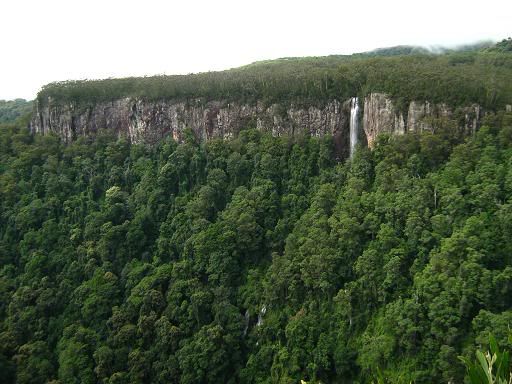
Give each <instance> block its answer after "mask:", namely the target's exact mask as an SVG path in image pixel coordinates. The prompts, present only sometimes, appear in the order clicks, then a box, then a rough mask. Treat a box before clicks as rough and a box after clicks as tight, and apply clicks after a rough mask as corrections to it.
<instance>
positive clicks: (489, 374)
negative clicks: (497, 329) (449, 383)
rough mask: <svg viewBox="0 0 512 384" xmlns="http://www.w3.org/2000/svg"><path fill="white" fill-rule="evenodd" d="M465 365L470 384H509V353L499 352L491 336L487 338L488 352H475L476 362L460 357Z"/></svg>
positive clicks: (510, 379)
mask: <svg viewBox="0 0 512 384" xmlns="http://www.w3.org/2000/svg"><path fill="white" fill-rule="evenodd" d="M461 360H462V361H463V362H464V364H466V368H467V371H468V376H469V381H470V383H471V384H510V383H512V375H511V374H510V353H509V351H500V347H499V345H498V343H497V341H496V339H495V338H494V336H492V334H491V335H490V337H489V351H488V352H487V353H485V354H484V353H483V352H482V351H481V350H480V349H478V350H477V351H476V362H473V361H471V360H469V359H467V358H464V357H461Z"/></svg>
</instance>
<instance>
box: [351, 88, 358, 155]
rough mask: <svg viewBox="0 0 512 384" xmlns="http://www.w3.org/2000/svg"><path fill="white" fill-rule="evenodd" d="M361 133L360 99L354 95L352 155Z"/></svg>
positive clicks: (352, 106) (352, 108) (352, 101)
mask: <svg viewBox="0 0 512 384" xmlns="http://www.w3.org/2000/svg"><path fill="white" fill-rule="evenodd" d="M358 133H359V100H358V99H357V97H353V98H352V99H351V100H350V157H352V156H354V151H355V149H356V145H357V136H358Z"/></svg>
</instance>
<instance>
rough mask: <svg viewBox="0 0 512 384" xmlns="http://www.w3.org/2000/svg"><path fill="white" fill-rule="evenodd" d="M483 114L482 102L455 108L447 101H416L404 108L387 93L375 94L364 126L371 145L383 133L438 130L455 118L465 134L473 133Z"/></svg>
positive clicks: (367, 101)
mask: <svg viewBox="0 0 512 384" xmlns="http://www.w3.org/2000/svg"><path fill="white" fill-rule="evenodd" d="M483 115H484V113H483V110H482V108H481V107H480V106H479V105H478V104H473V105H470V106H465V107H460V108H455V109H453V108H450V107H449V106H447V105H446V104H443V103H441V104H432V103H429V102H428V101H425V102H418V101H412V102H410V103H409V104H408V105H406V106H405V108H403V109H400V108H397V106H396V105H395V103H394V102H393V101H392V100H391V99H390V98H389V97H388V96H386V95H385V94H382V93H371V94H370V95H368V96H367V97H366V98H365V100H364V114H363V129H364V133H365V135H366V138H367V142H368V146H369V147H370V148H371V147H373V145H374V142H375V138H376V137H377V136H378V135H379V134H380V133H389V134H397V135H402V134H405V133H408V132H412V133H418V132H424V131H428V132H435V129H436V127H438V126H439V125H441V124H442V121H443V120H444V121H451V122H452V124H453V125H454V126H455V127H456V128H455V129H458V130H459V132H460V133H461V134H465V135H469V134H473V133H474V132H475V131H476V130H477V129H478V128H479V127H480V124H481V119H482V117H483Z"/></svg>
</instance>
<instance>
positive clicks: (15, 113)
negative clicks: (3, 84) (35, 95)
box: [0, 99, 32, 123]
mask: <svg viewBox="0 0 512 384" xmlns="http://www.w3.org/2000/svg"><path fill="white" fill-rule="evenodd" d="M30 112H32V102H31V101H27V100H24V99H16V100H8V101H6V100H0V123H7V122H13V121H15V120H16V119H17V118H19V117H22V116H24V115H26V114H27V113H30Z"/></svg>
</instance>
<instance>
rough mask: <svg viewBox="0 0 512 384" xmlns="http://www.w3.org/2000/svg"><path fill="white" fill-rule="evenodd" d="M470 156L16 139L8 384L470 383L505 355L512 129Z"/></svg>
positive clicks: (2, 347)
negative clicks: (491, 355) (488, 355)
mask: <svg viewBox="0 0 512 384" xmlns="http://www.w3.org/2000/svg"><path fill="white" fill-rule="evenodd" d="M486 124H487V126H484V127H482V128H481V130H480V131H479V132H478V133H477V134H476V136H474V137H472V138H471V139H469V140H468V141H467V142H462V141H461V138H459V137H456V136H454V135H453V133H451V132H444V133H443V132H441V133H439V134H436V135H431V134H423V135H419V136H415V135H406V136H403V137H387V136H384V137H380V138H379V140H378V142H377V145H376V148H375V150H374V151H372V152H370V151H368V150H365V149H359V150H358V152H357V153H356V155H355V157H354V158H353V160H352V161H347V162H346V163H343V164H336V163H335V161H334V154H333V145H332V141H331V139H330V138H323V139H317V138H306V137H304V138H275V137H271V136H267V135H264V134H261V133H260V132H257V131H255V130H251V129H248V130H245V131H242V133H241V135H240V137H239V138H237V139H235V140H232V141H229V142H222V141H212V142H209V143H207V144H198V143H196V142H194V140H193V137H192V136H191V135H190V137H189V138H188V139H187V140H186V142H185V143H183V144H180V145H177V144H176V143H175V142H173V141H172V140H167V141H164V142H162V143H160V144H159V145H157V146H154V147H144V146H140V145H130V144H129V143H127V142H125V141H123V140H115V139H113V138H111V137H109V136H108V135H106V134H104V135H99V136H98V137H97V138H96V140H95V141H91V142H87V141H85V140H84V139H80V140H79V141H77V142H74V143H72V144H70V145H69V146H64V145H62V144H61V143H60V142H59V140H58V139H57V138H56V137H53V136H45V137H41V136H35V137H32V136H30V135H29V134H28V132H26V131H25V130H24V129H23V128H22V127H24V126H25V125H24V124H19V125H16V124H13V125H7V126H2V128H1V129H0V215H1V220H0V372H2V382H4V383H14V382H16V383H46V382H49V381H52V380H58V382H60V383H97V382H100V383H111V384H114V383H148V382H151V383H206V382H211V383H238V382H241V383H296V382H299V381H300V380H305V381H308V382H310V381H311V382H318V381H322V382H350V381H359V382H370V381H371V380H373V379H375V378H376V377H377V374H378V372H381V373H382V376H384V377H388V378H389V379H388V380H389V381H390V382H394V383H403V382H409V381H413V382H416V383H433V382H449V381H451V382H462V378H463V377H464V375H465V370H464V366H463V364H462V363H461V362H460V361H459V359H458V356H459V355H463V356H466V357H471V356H473V355H474V351H475V349H476V346H477V345H480V344H485V343H486V342H487V337H488V333H489V330H492V331H493V332H494V334H495V335H496V337H497V340H498V343H499V344H500V346H501V347H507V348H510V346H511V345H510V344H509V341H508V339H507V335H508V332H509V325H510V324H511V323H512V302H511V299H510V298H511V297H512V256H511V255H512V243H511V242H510V238H511V234H512V204H511V203H512V115H511V114H510V113H509V114H505V113H501V114H499V115H497V116H496V117H495V118H494V117H493V118H492V119H490V120H488V121H487V122H486Z"/></svg>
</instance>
